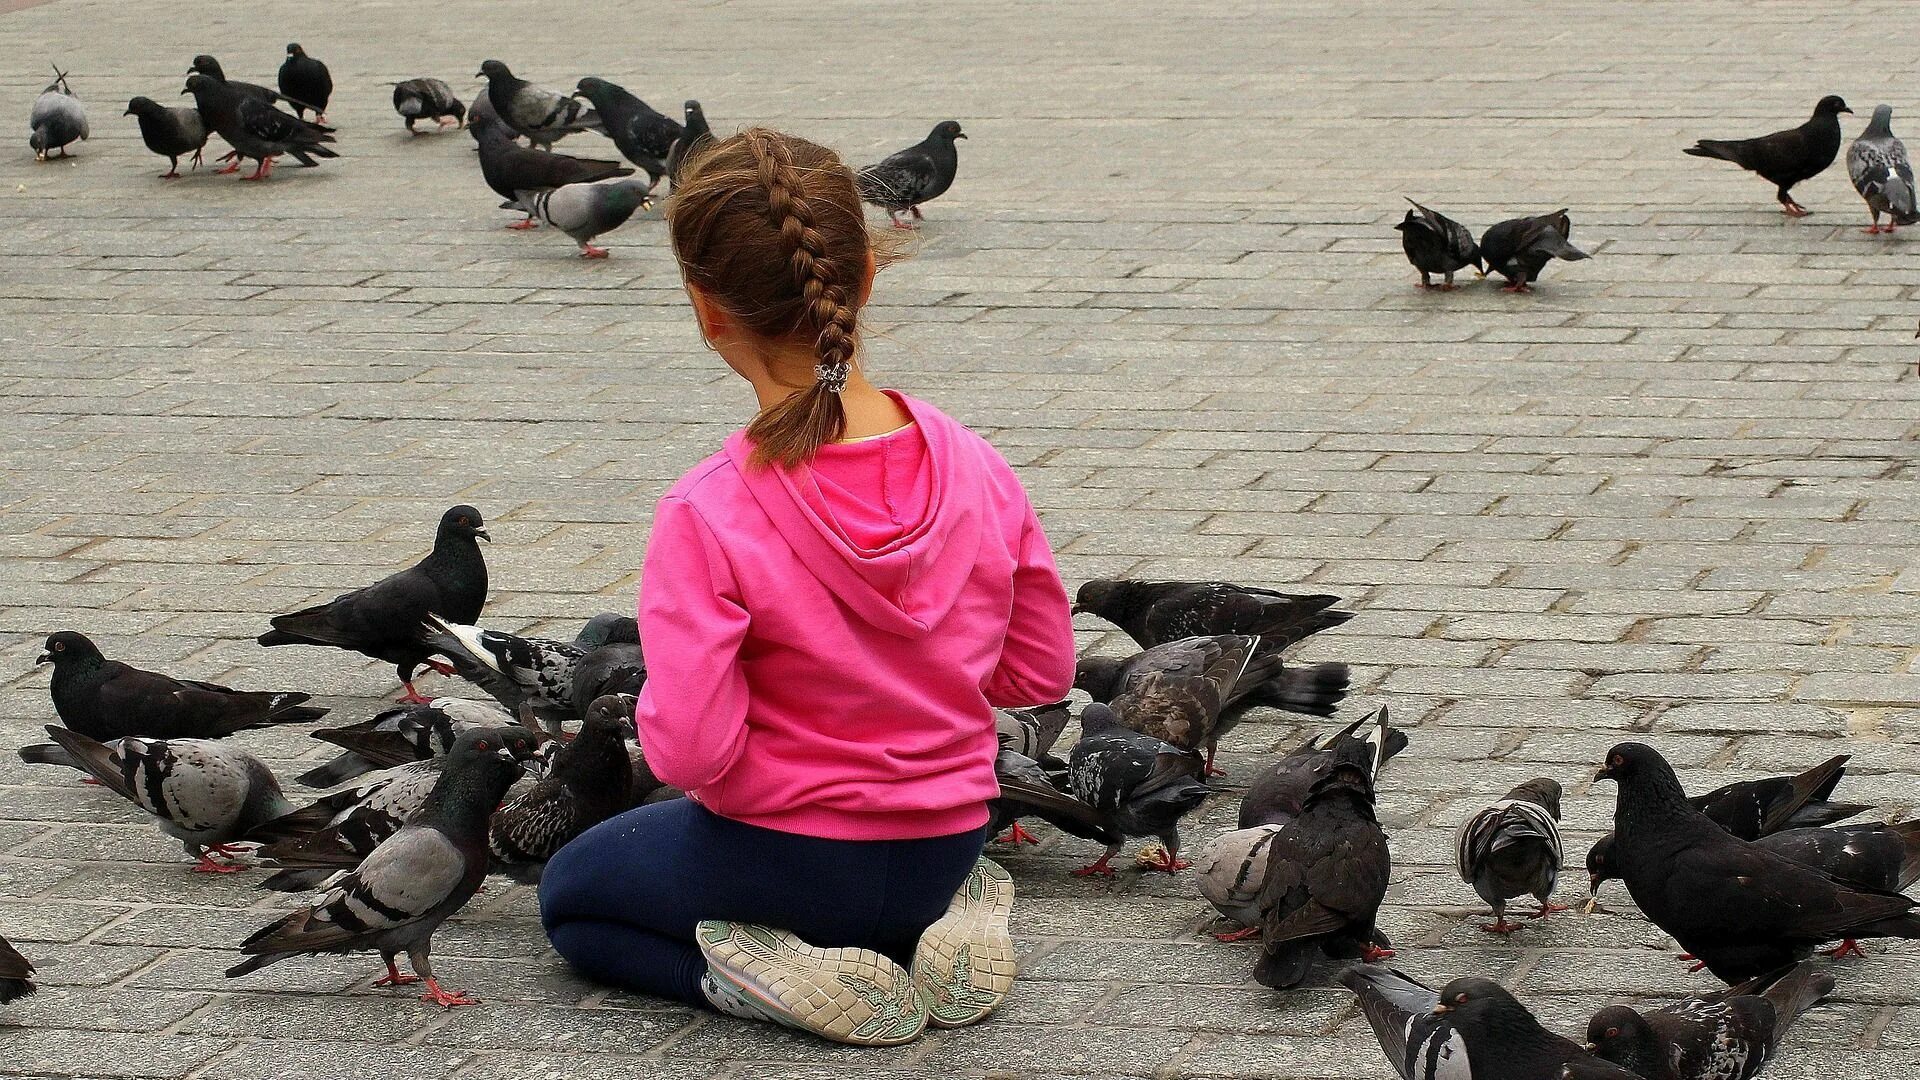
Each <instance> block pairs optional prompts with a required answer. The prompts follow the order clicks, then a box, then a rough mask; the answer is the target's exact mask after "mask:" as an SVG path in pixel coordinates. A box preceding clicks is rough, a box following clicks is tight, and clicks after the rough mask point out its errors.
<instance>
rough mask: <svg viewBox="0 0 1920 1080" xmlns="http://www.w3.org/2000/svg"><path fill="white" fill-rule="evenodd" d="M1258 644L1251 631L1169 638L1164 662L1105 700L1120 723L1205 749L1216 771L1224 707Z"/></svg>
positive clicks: (1210, 769) (1210, 771)
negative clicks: (1221, 713) (1214, 757)
mask: <svg viewBox="0 0 1920 1080" xmlns="http://www.w3.org/2000/svg"><path fill="white" fill-rule="evenodd" d="M1259 644H1260V639H1259V638H1256V637H1253V636H1251V635H1247V634H1223V635H1219V636H1216V637H1211V638H1187V639H1185V641H1184V642H1168V643H1167V644H1166V645H1163V646H1161V647H1160V648H1161V651H1162V659H1163V660H1165V661H1166V663H1164V664H1163V665H1161V666H1159V667H1158V668H1156V669H1152V670H1144V671H1140V672H1138V673H1137V675H1136V677H1135V678H1133V679H1130V680H1127V681H1126V685H1125V686H1123V687H1120V688H1119V692H1118V693H1115V694H1113V695H1111V696H1110V697H1109V698H1108V699H1107V703H1108V704H1109V705H1111V706H1113V711H1114V715H1116V716H1118V717H1119V718H1120V722H1121V723H1123V724H1125V725H1127V726H1128V727H1130V728H1132V729H1133V730H1135V731H1138V732H1142V733H1143V734H1147V735H1151V736H1153V737H1154V738H1156V739H1163V740H1165V741H1167V742H1170V743H1172V744H1173V745H1175V746H1178V747H1180V748H1181V749H1182V750H1201V749H1204V750H1205V751H1206V753H1207V762H1206V774H1207V775H1210V776H1211V775H1215V774H1216V773H1217V771H1218V770H1216V769H1214V767H1213V756H1214V749H1215V747H1216V745H1217V744H1218V743H1219V741H1220V710H1221V708H1222V707H1223V706H1224V705H1225V704H1226V701H1227V698H1228V696H1229V695H1231V694H1232V693H1233V691H1234V689H1235V688H1236V686H1237V684H1238V683H1239V682H1240V681H1241V680H1243V679H1245V678H1246V676H1247V668H1248V665H1249V664H1250V663H1251V662H1252V660H1253V653H1254V650H1255V649H1256V648H1257V647H1258V646H1259ZM1183 645H1184V646H1186V647H1185V648H1182V647H1181V646H1183ZM1077 681H1078V680H1077V679H1076V682H1077Z"/></svg>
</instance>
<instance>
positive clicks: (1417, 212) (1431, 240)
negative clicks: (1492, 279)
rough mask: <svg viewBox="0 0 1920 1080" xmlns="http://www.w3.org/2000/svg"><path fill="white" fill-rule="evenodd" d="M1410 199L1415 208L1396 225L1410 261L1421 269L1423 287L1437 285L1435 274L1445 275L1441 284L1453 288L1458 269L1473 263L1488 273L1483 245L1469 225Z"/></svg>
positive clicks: (1474, 266) (1481, 270)
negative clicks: (1482, 259) (1474, 238)
mask: <svg viewBox="0 0 1920 1080" xmlns="http://www.w3.org/2000/svg"><path fill="white" fill-rule="evenodd" d="M1403 198H1404V196H1403ZM1407 201H1408V202H1409V203H1413V209H1411V210H1409V211H1407V216H1406V217H1405V218H1404V219H1402V220H1401V222H1400V224H1398V225H1395V226H1394V228H1395V229H1397V230H1399V232H1400V246H1401V248H1402V249H1404V250H1405V251H1406V253H1407V261H1408V262H1410V263H1412V264H1413V268H1414V269H1415V270H1418V271H1420V287H1421V288H1423V289H1430V288H1432V287H1433V282H1432V280H1431V278H1432V276H1433V275H1434V274H1443V275H1445V280H1444V281H1442V282H1441V284H1440V287H1441V288H1442V289H1451V288H1453V275H1454V271H1456V270H1461V269H1464V268H1466V267H1469V266H1471V267H1473V268H1474V269H1476V270H1479V271H1480V272H1481V274H1483V275H1484V274H1485V273H1486V267H1485V266H1484V265H1483V264H1482V262H1481V259H1480V245H1479V244H1476V243H1474V242H1473V234H1472V233H1470V232H1468V231H1467V227H1466V226H1465V225H1462V224H1460V223H1459V222H1457V221H1455V220H1453V219H1452V218H1450V217H1448V216H1446V215H1445V214H1442V213H1440V212H1439V211H1437V210H1429V209H1427V208H1426V207H1424V206H1421V205H1420V204H1419V203H1417V202H1413V200H1412V199H1407Z"/></svg>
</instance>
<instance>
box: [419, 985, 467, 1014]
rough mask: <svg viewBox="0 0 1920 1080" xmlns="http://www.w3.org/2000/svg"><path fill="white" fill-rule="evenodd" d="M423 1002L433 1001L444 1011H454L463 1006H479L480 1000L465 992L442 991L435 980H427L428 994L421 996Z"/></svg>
mask: <svg viewBox="0 0 1920 1080" xmlns="http://www.w3.org/2000/svg"><path fill="white" fill-rule="evenodd" d="M420 1000H421V1001H431V1002H433V1003H434V1004H435V1005H438V1006H440V1007H441V1008H443V1009H454V1008H458V1007H460V1006H462V1005H478V1004H480V999H479V998H477V997H474V996H473V995H471V994H468V993H467V992H465V991H464V990H442V989H440V984H439V983H438V982H436V981H435V980H433V979H428V980H427V992H426V993H424V994H421V995H420Z"/></svg>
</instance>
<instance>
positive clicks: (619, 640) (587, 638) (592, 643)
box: [573, 611, 640, 649]
mask: <svg viewBox="0 0 1920 1080" xmlns="http://www.w3.org/2000/svg"><path fill="white" fill-rule="evenodd" d="M573 643H574V644H575V645H578V646H579V647H580V648H582V649H597V648H599V647H600V646H602V645H638V644H640V620H638V619H636V618H634V617H633V616H631V615H616V614H614V613H613V612H611V611H603V612H601V613H600V614H598V615H595V616H594V617H593V618H591V619H588V620H587V624H586V625H585V626H582V627H581V628H580V632H579V633H577V634H575V635H573Z"/></svg>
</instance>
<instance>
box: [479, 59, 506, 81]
mask: <svg viewBox="0 0 1920 1080" xmlns="http://www.w3.org/2000/svg"><path fill="white" fill-rule="evenodd" d="M473 77H474V78H476V79H486V80H488V81H489V82H491V81H492V80H494V79H511V78H513V69H511V68H509V67H507V65H505V64H503V63H501V62H500V61H498V60H488V61H486V62H485V63H483V64H481V65H480V70H479V71H477V72H475V73H474V76H473Z"/></svg>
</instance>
